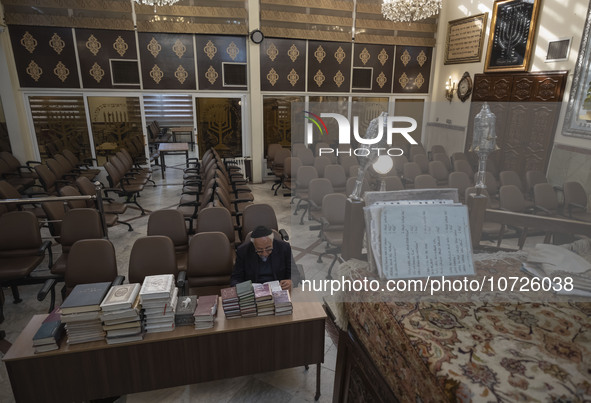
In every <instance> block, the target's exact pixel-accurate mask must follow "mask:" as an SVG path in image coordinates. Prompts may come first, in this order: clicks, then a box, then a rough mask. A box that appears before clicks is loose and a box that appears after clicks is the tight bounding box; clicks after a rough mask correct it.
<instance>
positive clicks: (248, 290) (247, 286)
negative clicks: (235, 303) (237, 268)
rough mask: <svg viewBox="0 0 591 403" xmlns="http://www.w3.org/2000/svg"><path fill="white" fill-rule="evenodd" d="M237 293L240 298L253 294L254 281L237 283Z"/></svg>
mask: <svg viewBox="0 0 591 403" xmlns="http://www.w3.org/2000/svg"><path fill="white" fill-rule="evenodd" d="M236 293H237V294H238V297H239V298H240V299H242V298H243V297H244V296H247V295H249V294H252V281H250V280H247V281H243V282H242V283H238V284H236Z"/></svg>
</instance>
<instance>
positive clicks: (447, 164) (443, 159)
mask: <svg viewBox="0 0 591 403" xmlns="http://www.w3.org/2000/svg"><path fill="white" fill-rule="evenodd" d="M431 158H432V159H433V161H441V162H443V165H445V168H446V169H447V171H448V172H449V171H451V161H450V159H449V157H448V156H447V154H443V153H433V154H431Z"/></svg>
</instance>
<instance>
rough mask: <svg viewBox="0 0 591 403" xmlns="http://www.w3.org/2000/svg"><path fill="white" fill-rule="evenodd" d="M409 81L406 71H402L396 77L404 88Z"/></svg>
mask: <svg viewBox="0 0 591 403" xmlns="http://www.w3.org/2000/svg"><path fill="white" fill-rule="evenodd" d="M409 81H410V79H409V78H408V76H407V75H406V73H402V75H401V76H400V78H399V79H398V82H399V83H400V85H401V86H402V88H406V85H407V84H408V82H409Z"/></svg>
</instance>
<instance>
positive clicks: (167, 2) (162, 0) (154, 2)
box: [135, 0, 179, 7]
mask: <svg viewBox="0 0 591 403" xmlns="http://www.w3.org/2000/svg"><path fill="white" fill-rule="evenodd" d="M178 1H179V0H135V2H136V3H138V4H143V5H146V6H152V7H162V6H172V5H173V4H174V3H177V2H178Z"/></svg>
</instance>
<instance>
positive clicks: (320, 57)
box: [308, 41, 351, 92]
mask: <svg viewBox="0 0 591 403" xmlns="http://www.w3.org/2000/svg"><path fill="white" fill-rule="evenodd" d="M350 88H351V44H350V43H344V42H317V41H309V42H308V91H310V92H349V90H350Z"/></svg>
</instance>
